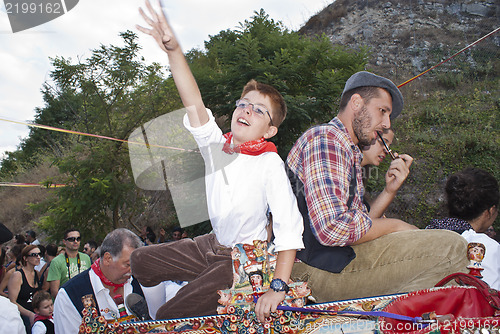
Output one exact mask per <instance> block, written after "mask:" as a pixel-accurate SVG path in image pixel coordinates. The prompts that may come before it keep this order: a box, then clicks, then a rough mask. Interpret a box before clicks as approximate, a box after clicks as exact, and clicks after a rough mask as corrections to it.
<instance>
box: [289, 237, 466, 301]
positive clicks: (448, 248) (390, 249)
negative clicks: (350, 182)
mask: <svg viewBox="0 0 500 334" xmlns="http://www.w3.org/2000/svg"><path fill="white" fill-rule="evenodd" d="M352 247H353V249H354V251H355V252H356V258H355V259H354V260H352V262H351V263H349V265H347V267H345V268H344V270H343V271H342V272H341V273H339V274H334V273H330V272H328V271H324V270H321V269H317V268H314V267H311V266H308V265H307V264H305V263H295V264H294V267H293V271H292V279H293V280H294V281H297V280H299V281H307V282H308V286H309V288H310V289H311V291H312V296H313V297H314V298H316V301H317V302H328V301H334V300H344V299H354V298H362V297H370V296H378V295H386V294H394V293H401V292H409V291H414V290H421V289H425V288H430V287H433V286H434V285H435V284H436V283H437V282H439V281H440V280H441V279H442V278H444V277H446V276H447V275H449V274H452V273H455V272H467V269H466V266H467V264H468V260H467V241H466V240H465V239H464V238H463V237H462V236H460V235H459V234H458V233H456V232H452V231H447V230H414V231H404V232H395V233H391V234H388V235H385V236H382V237H380V238H378V239H375V240H373V241H370V242H366V243H363V244H361V245H356V246H352Z"/></svg>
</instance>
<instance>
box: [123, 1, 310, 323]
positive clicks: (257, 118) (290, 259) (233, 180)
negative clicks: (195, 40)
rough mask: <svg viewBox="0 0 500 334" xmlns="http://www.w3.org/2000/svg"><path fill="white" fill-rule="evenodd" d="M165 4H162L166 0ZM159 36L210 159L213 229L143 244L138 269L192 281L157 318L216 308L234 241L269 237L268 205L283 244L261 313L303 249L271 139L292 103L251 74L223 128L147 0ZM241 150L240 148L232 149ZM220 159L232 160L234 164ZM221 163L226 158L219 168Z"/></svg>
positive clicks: (155, 279)
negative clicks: (227, 126)
mask: <svg viewBox="0 0 500 334" xmlns="http://www.w3.org/2000/svg"><path fill="white" fill-rule="evenodd" d="M159 5H160V6H161V4H159ZM146 7H147V9H148V10H149V13H150V16H151V17H148V16H147V15H146V14H145V13H144V12H143V11H142V9H140V13H141V15H142V16H143V18H144V20H145V21H146V22H147V23H148V24H149V25H150V26H151V29H146V28H143V27H139V26H138V29H139V30H140V31H142V32H144V33H146V34H148V35H150V36H152V37H153V38H154V39H155V40H156V42H157V43H158V45H159V46H160V48H161V49H162V50H163V51H165V52H166V53H167V54H168V58H169V62H170V71H171V73H172V76H173V78H174V81H175V84H176V86H177V89H178V90H179V94H180V97H181V99H182V102H183V104H184V106H185V108H186V111H187V115H186V116H185V118H184V126H185V127H186V128H187V129H188V130H189V131H190V132H191V133H192V134H193V136H194V138H195V140H196V142H197V144H198V146H199V147H200V151H201V154H202V156H203V159H204V161H205V166H206V176H205V183H206V191H207V201H208V210H209V215H210V221H211V223H212V227H213V232H214V233H213V234H207V235H203V236H199V237H196V238H194V239H190V238H186V239H181V240H179V241H175V242H171V243H167V244H161V245H154V246H148V247H145V248H139V249H137V250H136V251H134V252H133V254H132V256H131V265H132V273H133V275H134V276H135V277H136V278H137V279H138V280H139V282H140V283H141V284H142V285H144V286H147V287H150V286H154V285H157V284H159V283H160V282H162V281H166V280H182V281H189V283H188V284H187V285H186V286H184V287H183V288H181V289H180V290H179V292H178V293H177V295H176V296H175V297H174V298H172V299H170V300H169V301H168V302H167V303H166V304H164V305H163V306H161V307H160V308H159V309H158V311H157V312H156V319H164V318H175V317H187V316H201V315H210V314H214V313H216V308H217V300H218V294H217V290H222V289H227V288H229V287H230V286H231V284H232V264H231V247H233V246H234V245H236V244H238V243H243V244H252V243H253V241H254V240H267V230H266V226H267V224H268V220H267V215H266V214H267V212H268V210H269V211H270V212H272V215H273V232H274V236H275V239H274V243H275V249H276V251H277V252H278V255H277V263H276V270H275V272H274V279H273V281H272V282H271V288H270V289H269V291H267V292H266V293H265V294H264V295H262V296H261V297H260V298H259V300H258V301H257V304H256V306H255V312H256V314H257V317H258V318H259V320H260V321H264V320H265V317H268V316H269V314H270V312H271V311H275V310H276V307H277V306H278V305H279V304H280V303H281V302H282V301H283V300H284V298H285V293H286V291H287V290H288V286H287V283H288V281H289V277H290V273H291V270H292V266H293V263H294V259H295V253H296V250H297V249H301V248H303V242H302V231H303V223H302V216H301V214H300V212H299V210H298V207H297V203H296V199H295V196H294V194H293V192H292V190H291V186H290V183H289V180H288V177H287V175H286V172H285V168H284V163H283V161H282V160H281V158H280V157H279V155H278V154H277V151H276V147H275V146H274V144H272V143H271V142H268V141H267V139H269V138H271V137H273V136H274V135H276V133H277V132H278V126H279V125H280V124H281V123H282V121H283V120H284V118H285V116H286V104H285V101H284V99H283V97H282V96H281V94H280V93H279V92H278V91H277V90H276V89H275V88H274V87H272V86H269V85H266V84H263V83H259V82H257V81H255V80H251V81H250V82H248V83H247V85H246V86H245V87H244V88H243V92H242V94H241V98H240V99H239V100H237V101H236V108H235V110H234V113H233V116H232V120H231V132H230V133H228V134H225V135H223V134H222V131H221V129H220V128H219V127H218V126H217V124H216V122H215V118H214V116H213V115H212V112H211V111H210V110H209V109H207V108H206V107H205V105H204V103H203V100H202V97H201V93H200V91H199V89H198V85H197V83H196V81H195V79H194V77H193V75H192V73H191V71H190V69H189V66H188V64H187V61H186V59H185V57H184V54H183V53H182V50H181V47H180V45H179V43H178V41H177V39H176V37H175V35H174V33H173V31H172V29H171V27H170V26H169V24H168V22H167V20H166V18H165V15H164V13H163V12H161V13H159V14H158V13H157V12H156V11H155V10H154V9H153V8H152V6H151V5H150V3H149V2H148V1H146ZM233 154H234V155H233ZM221 161H231V162H230V163H229V162H228V163H227V164H224V163H222V167H223V168H222V169H221V168H220V166H221ZM216 166H219V168H217V167H216Z"/></svg>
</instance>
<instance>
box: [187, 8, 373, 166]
mask: <svg viewBox="0 0 500 334" xmlns="http://www.w3.org/2000/svg"><path fill="white" fill-rule="evenodd" d="M205 48H206V51H204V52H202V51H200V50H192V51H190V52H189V53H188V54H187V58H188V61H189V63H190V66H191V69H192V71H193V74H194V75H195V77H196V80H197V82H198V84H199V86H200V90H201V92H202V95H203V98H204V101H205V104H206V105H207V106H208V107H210V108H211V109H212V111H213V112H214V114H216V115H217V116H219V117H223V116H225V119H226V120H227V121H229V120H230V119H231V114H232V112H233V111H234V108H235V107H234V101H236V100H237V99H238V98H239V97H240V94H241V90H242V88H243V86H244V85H245V84H246V83H247V82H248V81H249V80H250V79H256V80H258V81H262V82H264V83H268V84H270V85H273V86H274V87H276V88H277V89H278V90H279V91H280V92H281V93H282V94H283V96H284V98H285V100H286V102H287V105H288V115H287V118H286V119H285V121H284V123H283V124H282V125H281V127H280V131H279V133H278V135H277V136H276V138H274V139H273V141H275V143H276V144H277V146H278V150H279V152H280V155H281V156H282V158H285V157H286V154H287V153H288V151H289V150H290V148H291V146H292V145H293V143H294V142H295V140H296V139H297V138H298V137H299V136H300V135H301V134H302V132H303V131H304V130H306V129H307V128H308V127H310V126H311V125H313V124H317V123H323V122H328V121H329V120H330V119H331V118H333V116H334V115H335V114H336V109H337V99H338V98H340V94H341V92H342V89H343V87H344V84H345V81H346V80H347V79H348V78H349V77H350V76H351V75H352V74H353V73H355V72H357V71H359V70H363V69H364V66H365V64H366V61H367V57H368V53H367V51H366V50H360V51H358V52H355V51H353V50H348V49H346V48H341V47H333V46H332V44H331V42H330V40H329V39H328V38H327V37H326V35H322V36H319V37H316V38H312V39H311V38H308V37H304V36H301V35H299V34H298V33H297V32H290V31H288V30H287V29H286V28H284V27H283V25H282V23H281V22H275V21H274V20H273V19H270V18H269V15H267V14H266V13H265V11H264V10H262V9H261V10H260V11H259V12H254V16H253V17H252V20H251V21H248V20H246V21H245V22H243V23H240V26H239V28H238V29H236V30H225V31H221V32H220V33H219V34H218V35H216V36H212V37H211V38H210V40H209V41H208V42H206V43H205ZM225 127H226V129H229V122H226V123H225Z"/></svg>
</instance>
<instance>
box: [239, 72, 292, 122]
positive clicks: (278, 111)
mask: <svg viewBox="0 0 500 334" xmlns="http://www.w3.org/2000/svg"><path fill="white" fill-rule="evenodd" d="M254 90H256V91H258V92H259V93H261V94H263V95H265V96H267V97H269V98H270V99H271V103H272V105H271V108H273V110H269V112H270V113H271V115H272V117H273V125H274V126H275V127H279V126H280V125H281V123H283V121H284V120H285V117H286V112H287V108H286V102H285V99H284V98H283V96H282V95H281V93H280V92H278V90H277V89H276V88H274V87H273V86H270V85H267V84H264V83H261V82H257V81H255V80H254V79H252V80H250V81H249V82H248V83H247V84H246V85H245V87H243V91H242V92H241V97H242V98H243V97H244V96H245V95H246V94H248V93H249V92H251V91H254Z"/></svg>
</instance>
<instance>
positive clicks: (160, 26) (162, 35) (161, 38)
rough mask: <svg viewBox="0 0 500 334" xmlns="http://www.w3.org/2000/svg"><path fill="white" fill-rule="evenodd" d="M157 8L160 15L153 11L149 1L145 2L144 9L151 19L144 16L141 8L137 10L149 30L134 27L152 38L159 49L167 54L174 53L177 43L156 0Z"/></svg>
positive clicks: (159, 3)
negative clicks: (149, 27) (148, 26)
mask: <svg viewBox="0 0 500 334" xmlns="http://www.w3.org/2000/svg"><path fill="white" fill-rule="evenodd" d="M158 7H159V8H160V14H158V13H157V12H156V11H155V10H154V9H153V7H152V6H151V4H150V3H149V0H146V8H147V9H148V11H149V13H150V15H151V17H149V16H148V15H146V13H144V11H143V10H142V8H139V13H140V14H141V16H142V17H143V18H144V21H146V22H147V23H148V24H149V25H150V26H151V29H148V28H144V27H142V26H140V25H136V27H137V29H139V30H140V31H142V32H143V33H145V34H148V35H150V36H152V37H153V38H154V39H155V41H156V43H158V45H159V46H160V48H161V49H162V50H163V51H165V52H167V53H168V52H169V51H174V50H176V49H177V48H179V43H178V42H177V39H176V38H175V34H174V32H173V31H172V28H170V25H169V24H168V21H167V18H166V17H165V13H164V12H163V10H162V9H161V2H160V0H158Z"/></svg>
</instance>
